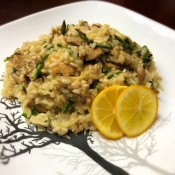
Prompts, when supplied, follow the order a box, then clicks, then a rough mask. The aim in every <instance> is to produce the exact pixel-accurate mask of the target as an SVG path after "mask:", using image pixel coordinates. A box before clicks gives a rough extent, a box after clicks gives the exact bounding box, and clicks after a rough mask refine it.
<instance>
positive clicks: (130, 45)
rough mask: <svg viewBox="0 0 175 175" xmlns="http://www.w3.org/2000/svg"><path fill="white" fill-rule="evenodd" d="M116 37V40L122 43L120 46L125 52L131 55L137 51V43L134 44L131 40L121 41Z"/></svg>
mask: <svg viewBox="0 0 175 175" xmlns="http://www.w3.org/2000/svg"><path fill="white" fill-rule="evenodd" d="M114 36H115V39H116V40H118V41H119V42H120V44H121V45H122V47H123V49H124V50H125V51H128V52H129V53H132V52H133V51H134V50H135V48H136V43H135V42H132V41H131V40H130V39H129V38H125V39H121V38H120V37H119V36H117V35H114Z"/></svg>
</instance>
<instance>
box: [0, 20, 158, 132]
mask: <svg viewBox="0 0 175 175" xmlns="http://www.w3.org/2000/svg"><path fill="white" fill-rule="evenodd" d="M4 61H5V62H6V71H5V76H4V86H3V90H2V95H3V96H4V97H5V98H17V99H18V100H19V102H20V103H21V106H22V110H23V114H22V115H23V116H24V117H25V118H26V120H28V121H29V122H30V123H32V124H34V125H36V126H39V127H44V128H48V130H51V131H52V132H54V133H58V134H59V135H64V134H66V133H67V132H68V131H72V132H73V133H75V134H77V133H78V132H80V131H83V130H94V129H95V127H94V126H93V124H92V122H91V116H90V106H91V103H92V101H93V99H94V98H95V96H96V95H97V94H98V93H99V92H100V91H101V90H102V89H104V88H106V87H108V86H111V85H126V86H129V85H131V84H140V85H144V86H147V87H149V88H151V89H153V90H154V91H155V92H156V93H158V92H159V89H160V82H161V78H160V76H159V75H158V73H157V71H156V67H155V62H154V61H153V56H152V54H151V52H150V51H149V49H148V48H147V46H143V47H141V46H140V45H138V44H137V43H136V42H134V41H132V40H131V39H130V38H129V37H128V36H125V35H123V34H122V33H120V32H119V31H117V30H116V29H113V28H111V27H110V26H109V25H106V24H105V25H101V24H98V23H97V24H92V25H89V24H88V22H86V21H80V22H79V24H77V25H73V24H69V25H67V24H66V22H65V21H63V23H62V25H60V26H56V27H53V28H52V29H51V32H50V33H49V34H46V35H42V36H40V38H39V39H38V40H37V41H32V42H25V43H23V45H22V47H21V48H17V49H16V50H15V52H14V53H13V54H12V55H11V56H10V57H7V58H6V59H5V60H4Z"/></svg>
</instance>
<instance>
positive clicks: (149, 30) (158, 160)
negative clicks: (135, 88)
mask: <svg viewBox="0 0 175 175" xmlns="http://www.w3.org/2000/svg"><path fill="white" fill-rule="evenodd" d="M64 19H65V20H66V22H67V23H78V21H79V20H81V19H83V20H87V21H88V22H89V23H96V22H99V23H102V24H104V23H107V24H109V25H111V27H113V28H117V29H118V30H119V31H121V32H122V33H124V34H126V35H129V36H130V37H131V38H132V39H133V40H135V41H137V42H138V43H139V44H141V45H147V46H148V47H149V49H150V50H151V51H152V52H153V54H154V57H155V62H156V65H157V68H158V71H159V73H160V74H161V76H162V77H163V87H164V91H163V92H161V93H160V95H159V103H160V105H159V114H158V118H159V119H158V120H157V121H156V122H155V124H154V126H153V127H152V128H151V129H149V130H148V131H147V132H146V133H145V134H143V135H141V136H140V137H137V138H132V139H127V138H123V139H121V140H118V141H111V140H107V139H105V138H103V137H102V136H101V135H100V136H99V135H98V133H96V132H93V133H92V135H91V134H90V133H87V134H88V137H86V135H81V136H72V138H71V139H69V140H68V139H60V138H59V137H58V136H55V137H54V136H53V137H52V138H51V135H49V136H46V135H45V137H44V138H43V136H42V135H41V133H40V134H39V133H37V132H36V131H32V129H24V128H25V127H26V125H25V124H19V123H18V124H17V122H20V120H18V119H16V120H15V122H12V123H9V122H10V121H8V122H7V119H10V120H11V121H13V120H14V119H15V118H17V117H18V116H20V114H21V109H20V108H17V107H18V104H17V103H15V102H14V101H13V102H7V101H4V99H1V102H0V109H1V112H0V129H1V130H0V137H1V139H0V161H1V162H0V171H1V174H3V175H11V174H13V175H23V174H25V175H31V174H32V175H35V174H36V175H37V174H42V175H48V174H49V175H56V174H58V175H61V174H66V175H69V174H71V175H73V174H75V175H77V174H90V175H95V174H96V175H97V174H100V175H101V174H109V172H110V171H111V173H112V174H118V173H117V171H118V168H117V166H118V167H120V168H122V169H124V170H125V171H127V172H128V173H130V174H133V175H148V174H149V175H157V174H162V175H173V174H175V166H174V165H175V164H174V162H175V149H174V147H175V134H174V133H175V107H174V106H175V90H174V87H175V79H174V77H175V68H174V65H175V59H174V58H175V32H174V31H173V30H172V29H170V28H168V27H165V26H163V25H161V24H159V23H157V22H154V21H152V20H150V19H148V18H146V17H144V16H141V15H139V14H137V13H135V12H132V11H130V10H127V9H125V8H122V7H120V6H117V5H114V4H110V3H107V2H100V1H84V2H77V3H74V4H68V5H64V6H60V7H56V8H53V9H50V10H46V11H43V12H40V13H37V14H34V15H31V16H28V17H25V18H22V19H19V20H16V21H14V22H11V23H8V24H5V25H3V26H1V27H0V50H1V51H0V75H2V74H3V71H4V62H3V59H4V58H5V57H7V56H9V55H11V54H12V53H13V51H14V50H15V48H17V47H20V46H21V45H22V42H24V41H26V40H29V41H31V40H35V39H37V38H38V36H39V35H41V34H43V33H48V32H49V31H50V28H51V27H52V26H56V25H60V24H61V23H62V21H63V20H64ZM0 79H1V81H0V86H1V88H2V78H0ZM11 107H12V108H11ZM17 111H20V113H17V114H16V112H17ZM13 116H14V118H13ZM5 117H6V118H5ZM19 119H20V118H19ZM13 123H15V125H13ZM21 129H23V130H21ZM14 130H15V131H14ZM13 131H14V134H13ZM27 131H28V133H27ZM8 132H9V136H8V137H7V138H3V136H4V135H7V134H8ZM11 134H13V135H11ZM22 134H24V135H22ZM10 135H11V136H10ZM14 135H16V136H14ZM31 136H32V137H31ZM28 137H29V138H28ZM27 138H28V139H27ZM34 139H36V140H38V142H36V140H34ZM50 139H51V140H50ZM30 141H31V142H30ZM64 142H65V143H64ZM74 142H75V143H74ZM32 143H33V144H32ZM55 143H57V144H55ZM39 145H40V146H39ZM38 147H40V148H38ZM29 153H30V154H29ZM3 163H6V165H4V164H3ZM105 167H106V169H107V170H108V171H106V170H105V169H104V168H105ZM122 174H125V173H122Z"/></svg>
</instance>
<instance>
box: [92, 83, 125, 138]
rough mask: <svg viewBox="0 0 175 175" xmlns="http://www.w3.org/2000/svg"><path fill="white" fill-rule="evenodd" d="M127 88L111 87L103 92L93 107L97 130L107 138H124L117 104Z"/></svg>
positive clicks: (93, 117) (93, 119) (93, 118)
mask: <svg viewBox="0 0 175 175" xmlns="http://www.w3.org/2000/svg"><path fill="white" fill-rule="evenodd" d="M124 89H126V86H119V85H115V86H110V87H108V88H105V89H104V90H102V91H101V92H100V93H99V94H98V95H97V96H96V97H95V99H94V101H93V103H92V106H91V117H92V121H93V123H94V125H95V126H96V128H97V129H98V130H99V131H100V132H101V133H102V134H103V135H104V136H106V137H108V138H111V139H118V138H121V137H122V136H123V132H121V130H120V128H119V127H118V124H117V120H116V116H115V104H116V100H117V98H118V96H119V94H120V93H121V92H122V91H123V90H124Z"/></svg>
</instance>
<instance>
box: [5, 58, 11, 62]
mask: <svg viewBox="0 0 175 175" xmlns="http://www.w3.org/2000/svg"><path fill="white" fill-rule="evenodd" d="M11 58H12V57H6V58H5V59H4V62H6V61H9V60H10V59H11Z"/></svg>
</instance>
